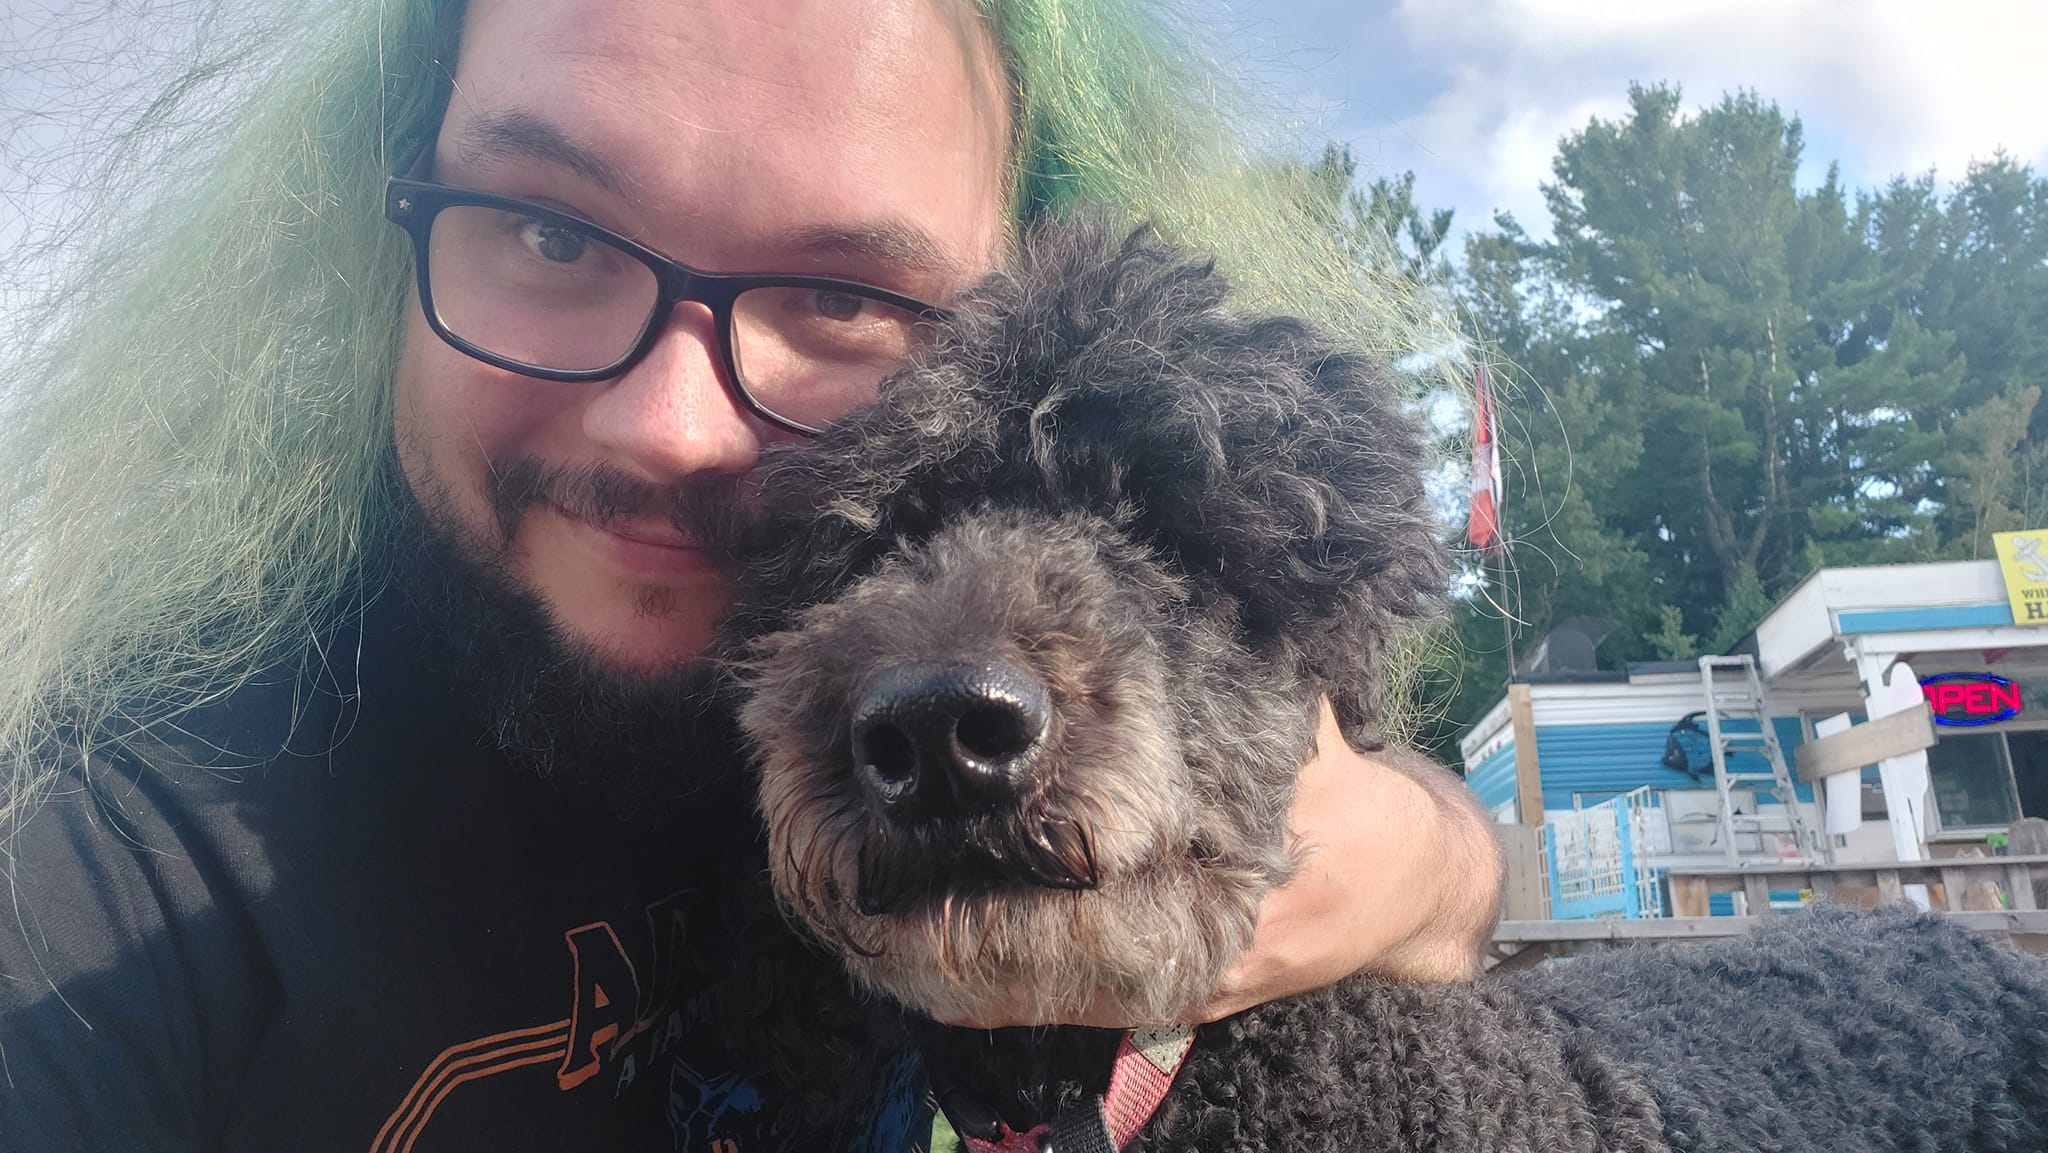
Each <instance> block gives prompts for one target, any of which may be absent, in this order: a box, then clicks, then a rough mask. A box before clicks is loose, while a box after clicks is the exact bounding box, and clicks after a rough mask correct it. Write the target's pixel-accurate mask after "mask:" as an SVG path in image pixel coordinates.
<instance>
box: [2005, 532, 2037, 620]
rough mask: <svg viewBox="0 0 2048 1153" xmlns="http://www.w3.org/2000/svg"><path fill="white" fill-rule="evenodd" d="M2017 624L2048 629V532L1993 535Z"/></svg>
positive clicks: (2007, 596)
mask: <svg viewBox="0 0 2048 1153" xmlns="http://www.w3.org/2000/svg"><path fill="white" fill-rule="evenodd" d="M1991 544H1992V547H1994V548H1996V549H1997V550H1998V571H1999V572H2001V573H2003V574H2004V576H2005V598H2006V600H2007V601H2009V602H2011V604H2012V619H2013V623H2014V624H2021V625H2048V529H2033V530H2029V531H2027V532H2000V533H1993V534H1992V535H1991Z"/></svg>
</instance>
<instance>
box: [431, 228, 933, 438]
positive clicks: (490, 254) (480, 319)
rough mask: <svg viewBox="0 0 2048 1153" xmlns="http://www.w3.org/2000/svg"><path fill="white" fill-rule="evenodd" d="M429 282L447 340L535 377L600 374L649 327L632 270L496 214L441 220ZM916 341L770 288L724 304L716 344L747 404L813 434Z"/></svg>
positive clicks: (836, 306)
mask: <svg viewBox="0 0 2048 1153" xmlns="http://www.w3.org/2000/svg"><path fill="white" fill-rule="evenodd" d="M428 278H429V286H430V289H431V291H432V294H433V303H434V310H435V312H436V314H437V315H438V316H439V318H440V321H441V323H442V324H443V325H444V326H445V327H446V328H447V329H448V331H449V332H450V333H452V334H454V335H455V336H458V337H460V338H461V339H463V340H465V341H468V342H469V343H471V344H473V345H475V346H477V347H478V348H481V349H484V350H486V351H488V352H491V353H494V354H496V355H498V356H501V357H504V358H506V359H509V360H513V361H517V362H519V363H520V364H524V365H529V366H531V367H534V368H539V369H554V370H559V371H572V372H575V371H582V372H588V371H595V370H599V369H604V368H609V367H611V366H612V365H614V364H617V363H618V362H619V361H620V360H621V359H622V358H624V357H625V356H626V355H627V354H628V353H630V352H631V351H632V350H633V348H634V347H635V346H636V345H637V344H638V343H639V342H640V339H641V337H642V336H643V334H645V332H646V330H647V327H648V325H649V324H652V323H656V322H657V319H658V318H656V317H655V316H654V310H655V307H656V305H657V304H658V302H659V298H660V284H659V282H658V281H657V279H656V276H655V273H654V270H653V269H651V268H649V267H648V266H647V265H646V264H645V263H643V262H642V261H641V260H640V259H639V258H638V257H636V256H634V255H632V254H631V253H628V252H626V251H624V250H621V249H619V248H616V247H614V246H613V245H611V244H610V243H608V242H606V241H605V240H603V239H602V238H600V237H597V236H593V235H589V234H586V233H583V232H581V231H578V230H576V229H572V228H568V227H564V226H562V225H560V224H557V223H554V222H551V221H544V220H536V219H534V218H533V217H531V216H526V215H523V214H521V213H518V212H512V211H507V210H504V209H500V208H490V207H484V206H480V205H449V206H447V207H445V208H442V209H441V210H440V212H439V213H438V214H437V215H436V216H435V218H434V223H433V228H432V231H431V233H430V235H429V241H428ZM918 327H919V318H918V317H917V315H916V314H914V313H911V312H908V311H905V310H903V309H901V308H898V307H896V306H895V305H892V304H889V303H887V302H885V301H882V300H877V299H874V298H871V297H867V296H863V295H861V294H860V293H858V292H855V291H843V290H834V289H821V288H816V287H807V288H800V287H790V286H775V287H758V288H751V289H748V290H747V291H745V292H743V293H741V294H740V295H739V296H738V298H737V299H735V300H734V302H733V306H732V323H731V328H730V331H729V332H728V333H727V334H726V337H727V339H728V340H729V341H730V342H731V345H732V356H733V360H734V362H735V365H736V367H737V368H738V370H739V375H740V383H741V385H742V387H744V388H745V389H746V390H747V392H748V393H749V394H750V395H752V396H753V398H754V400H755V402H756V403H758V404H760V405H761V406H762V407H764V408H766V409H768V410H770V411H772V412H774V413H775V414H776V415H778V416H781V417H783V418H785V419H788V420H793V421H796V422H798V423H801V424H806V425H812V426H817V425H822V424H824V423H826V422H828V421H830V420H832V419H834V418H836V417H839V416H842V415H844V414H845V413H847V412H848V411H850V410H852V409H853V408H856V407H858V406H860V405H861V404H863V403H865V402H866V401H868V400H871V399H873V397H874V395H875V390H876V387H877V386H878V385H879V384H880V383H881V382H882V380H883V379H884V378H885V377H887V376H888V375H889V374H890V373H892V372H894V371H895V370H896V369H898V368H900V367H901V366H902V365H903V363H904V362H905V360H907V359H908V358H909V356H910V354H911V352H912V350H913V347H914V345H915V342H916V340H917V335H918Z"/></svg>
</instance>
